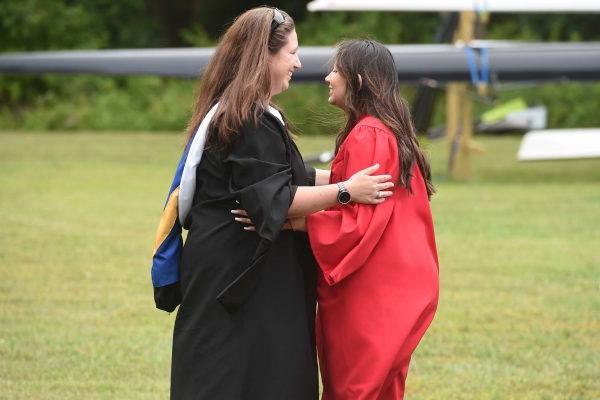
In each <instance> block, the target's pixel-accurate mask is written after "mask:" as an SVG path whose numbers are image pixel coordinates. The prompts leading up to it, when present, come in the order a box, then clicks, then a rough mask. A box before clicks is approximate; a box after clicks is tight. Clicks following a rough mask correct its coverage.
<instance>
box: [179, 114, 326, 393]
mask: <svg viewBox="0 0 600 400" xmlns="http://www.w3.org/2000/svg"><path fill="white" fill-rule="evenodd" d="M311 184H314V169H307V168H306V167H305V166H304V163H303V162H302V158H301V156H300V153H299V151H298V149H297V148H296V145H295V144H294V143H293V141H292V140H291V139H290V138H289V135H288V133H287V130H286V129H285V128H284V126H283V125H282V124H281V123H280V122H279V120H278V119H277V118H275V117H274V116H273V115H271V114H270V113H268V112H266V113H264V114H263V115H262V116H261V118H260V121H259V124H258V125H257V126H254V125H253V124H247V126H245V127H244V129H242V130H241V132H240V134H239V135H237V137H236V139H235V141H234V142H233V144H232V146H231V147H230V149H229V150H228V151H227V152H219V151H216V150H215V151H211V150H210V149H207V150H206V151H205V152H204V155H203V157H202V161H201V162H200V164H199V166H198V170H197V174H196V192H195V194H194V203H193V206H192V209H191V211H190V215H189V217H188V219H187V220H186V221H185V225H186V226H188V227H189V233H188V236H187V239H186V242H185V245H184V248H183V255H182V265H181V289H182V301H181V305H180V306H179V310H178V312H177V318H176V320H175V329H174V333H173V358H172V368H171V398H172V399H177V400H179V399H185V400H187V399H207V400H253V399H256V400H282V399H286V400H308V399H317V398H318V372H317V361H316V350H315V342H314V337H315V336H314V318H315V301H316V275H315V274H316V264H315V261H314V259H313V257H312V253H311V251H310V245H309V242H308V238H307V236H306V234H305V233H303V232H292V231H288V230H281V228H282V226H283V224H284V223H285V220H286V218H287V212H288V209H289V206H290V204H291V202H292V200H293V197H294V194H295V191H296V187H297V186H307V185H311ZM237 202H239V203H237ZM234 208H244V209H246V210H247V211H248V214H249V215H250V217H251V218H252V221H253V222H254V224H255V226H256V229H257V232H250V231H245V230H244V229H243V227H244V225H243V224H240V223H237V222H235V221H234V215H233V214H231V212H230V210H231V209H234Z"/></svg>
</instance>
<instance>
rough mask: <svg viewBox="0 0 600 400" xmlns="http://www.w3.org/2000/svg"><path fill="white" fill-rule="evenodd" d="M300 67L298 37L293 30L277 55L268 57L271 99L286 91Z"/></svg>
mask: <svg viewBox="0 0 600 400" xmlns="http://www.w3.org/2000/svg"><path fill="white" fill-rule="evenodd" d="M301 67H302V64H300V59H299V58H298V36H297V35H296V31H295V30H293V31H291V32H290V33H289V35H288V36H287V43H286V44H285V45H284V46H283V47H282V48H281V49H279V51H278V52H277V53H275V54H271V55H269V72H270V74H271V97H272V96H275V95H277V94H279V93H281V92H283V91H284V90H286V89H287V88H288V87H289V85H290V79H292V74H293V73H294V71H295V70H297V69H299V68H301Z"/></svg>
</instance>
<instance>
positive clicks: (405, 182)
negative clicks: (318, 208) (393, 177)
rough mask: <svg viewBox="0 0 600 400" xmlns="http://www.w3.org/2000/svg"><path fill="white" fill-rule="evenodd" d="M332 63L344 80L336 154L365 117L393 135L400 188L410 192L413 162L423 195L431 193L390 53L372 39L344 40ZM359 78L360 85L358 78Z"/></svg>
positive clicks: (427, 171)
mask: <svg viewBox="0 0 600 400" xmlns="http://www.w3.org/2000/svg"><path fill="white" fill-rule="evenodd" d="M336 48H337V52H336V54H335V56H334V58H333V63H334V65H335V68H336V69H337V72H338V73H339V74H341V76H342V77H343V78H344V79H345V80H346V97H345V99H344V111H345V114H346V123H345V126H344V127H343V128H342V130H341V131H340V132H339V134H338V136H337V138H336V152H337V150H338V149H339V148H340V145H341V144H342V143H343V142H344V140H345V139H346V137H347V136H348V134H349V133H350V131H351V130H352V128H353V127H354V126H355V125H356V123H357V122H358V120H359V119H360V118H361V117H362V116H365V115H372V116H373V117H375V118H378V119H380V120H381V121H382V122H383V123H384V124H385V125H386V126H387V127H388V128H390V129H391V131H392V132H393V133H394V136H396V140H397V142H398V154H399V157H400V182H399V183H400V185H402V186H404V187H405V188H406V189H407V190H408V191H409V192H412V189H411V185H410V184H411V182H410V181H411V177H412V167H413V165H414V163H415V162H416V163H417V165H418V166H419V169H420V170H421V175H423V178H424V179H425V185H426V187H427V195H428V196H429V197H430V198H431V195H432V194H433V193H435V188H434V186H433V184H432V183H431V168H430V166H429V162H428V161H427V159H426V158H425V155H424V154H423V152H422V150H421V149H420V148H419V141H418V139H417V135H416V133H415V128H414V127H413V124H412V121H411V117H410V111H409V109H408V106H407V105H406V102H405V101H404V99H403V98H402V96H401V95H400V85H399V82H398V73H397V71H396V65H395V63H394V57H393V56H392V53H390V51H389V50H388V49H387V48H386V47H385V46H384V45H382V44H381V43H378V42H376V41H374V40H366V39H355V40H345V41H342V42H340V43H338V44H337V46H336ZM359 75H360V76H361V78H362V84H361V82H360V80H359V79H360V78H359V77H358V76H359Z"/></svg>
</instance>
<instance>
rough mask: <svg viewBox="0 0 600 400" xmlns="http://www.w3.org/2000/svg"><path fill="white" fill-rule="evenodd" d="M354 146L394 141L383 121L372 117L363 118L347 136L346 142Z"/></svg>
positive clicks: (391, 133) (394, 138)
mask: <svg viewBox="0 0 600 400" xmlns="http://www.w3.org/2000/svg"><path fill="white" fill-rule="evenodd" d="M347 141H348V142H349V144H350V143H354V144H361V143H362V144H367V143H368V142H372V143H375V142H381V141H393V142H395V141H396V137H395V136H394V134H393V132H392V130H391V129H390V128H388V127H387V126H386V125H385V124H384V123H383V121H381V120H380V119H378V118H375V117H373V116H370V115H368V116H366V117H363V118H362V119H360V120H359V121H358V123H357V124H356V125H355V126H354V128H352V130H351V131H350V133H349V134H348V140H347Z"/></svg>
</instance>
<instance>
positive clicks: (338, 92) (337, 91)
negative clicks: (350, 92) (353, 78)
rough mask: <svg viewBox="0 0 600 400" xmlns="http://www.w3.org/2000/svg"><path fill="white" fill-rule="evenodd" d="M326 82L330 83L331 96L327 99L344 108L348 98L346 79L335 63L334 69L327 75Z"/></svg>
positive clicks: (330, 102)
mask: <svg viewBox="0 0 600 400" xmlns="http://www.w3.org/2000/svg"><path fill="white" fill-rule="evenodd" d="M325 82H327V83H328V84H329V98H328V99H327V101H328V102H329V104H332V105H334V106H336V107H339V108H342V109H343V108H344V106H345V98H346V79H344V77H343V76H342V75H341V74H340V73H339V72H338V70H337V67H336V66H335V65H334V66H333V69H332V70H331V72H330V73H329V75H327V76H326V77H325Z"/></svg>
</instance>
